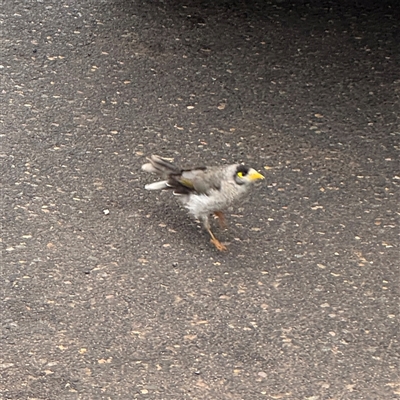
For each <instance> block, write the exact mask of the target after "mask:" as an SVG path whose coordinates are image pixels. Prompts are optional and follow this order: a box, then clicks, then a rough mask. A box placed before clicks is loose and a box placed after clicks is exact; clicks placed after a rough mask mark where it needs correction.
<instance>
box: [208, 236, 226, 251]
mask: <svg viewBox="0 0 400 400" xmlns="http://www.w3.org/2000/svg"><path fill="white" fill-rule="evenodd" d="M211 243H212V244H213V245H214V246H215V247H216V248H217V250H219V251H227V250H228V249H227V247H226V246H225V245H224V244H222V243H221V242H220V241H219V240H218V239H217V238H215V237H214V238H211Z"/></svg>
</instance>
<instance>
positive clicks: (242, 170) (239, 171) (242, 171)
mask: <svg viewBox="0 0 400 400" xmlns="http://www.w3.org/2000/svg"><path fill="white" fill-rule="evenodd" d="M249 170H250V168H249V167H246V165H242V164H241V165H238V166H237V168H236V172H235V176H234V178H235V182H236V183H237V184H238V185H243V184H244V181H243V180H242V178H243V177H245V176H246V175H247V174H248V173H249Z"/></svg>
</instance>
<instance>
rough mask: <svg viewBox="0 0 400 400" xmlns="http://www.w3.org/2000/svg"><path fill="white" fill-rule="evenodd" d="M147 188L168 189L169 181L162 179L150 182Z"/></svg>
mask: <svg viewBox="0 0 400 400" xmlns="http://www.w3.org/2000/svg"><path fill="white" fill-rule="evenodd" d="M144 188H145V189H146V190H162V189H168V188H169V186H168V181H160V182H153V183H149V184H148V185H146V186H145V187H144Z"/></svg>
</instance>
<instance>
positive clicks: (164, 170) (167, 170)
mask: <svg viewBox="0 0 400 400" xmlns="http://www.w3.org/2000/svg"><path fill="white" fill-rule="evenodd" d="M148 160H149V161H150V162H149V163H146V164H144V165H142V170H143V171H146V172H150V173H152V174H156V175H158V176H161V177H163V178H164V179H165V178H167V177H168V176H169V175H171V174H179V173H180V172H181V170H180V169H179V168H178V167H176V166H175V165H174V164H172V163H170V162H169V161H167V160H165V159H163V158H161V157H159V156H154V155H153V156H151V157H150V158H148Z"/></svg>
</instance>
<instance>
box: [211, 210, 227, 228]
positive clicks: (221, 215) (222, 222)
mask: <svg viewBox="0 0 400 400" xmlns="http://www.w3.org/2000/svg"><path fill="white" fill-rule="evenodd" d="M214 215H215V216H216V217H217V219H218V223H219V226H220V228H221V229H226V228H227V223H226V218H225V215H224V213H223V212H222V211H214Z"/></svg>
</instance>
